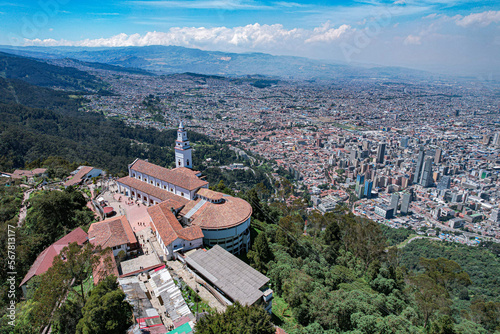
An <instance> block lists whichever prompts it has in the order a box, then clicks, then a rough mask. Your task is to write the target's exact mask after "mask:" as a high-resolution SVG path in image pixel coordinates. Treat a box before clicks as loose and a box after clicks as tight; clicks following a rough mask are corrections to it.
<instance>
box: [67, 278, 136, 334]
mask: <svg viewBox="0 0 500 334" xmlns="http://www.w3.org/2000/svg"><path fill="white" fill-rule="evenodd" d="M131 325H132V306H131V305H130V304H129V303H128V302H127V301H126V300H125V293H124V292H123V291H122V290H121V289H120V288H119V287H118V283H117V281H116V277H115V276H108V277H106V279H104V280H103V281H101V282H100V283H99V284H98V285H97V286H96V287H95V288H94V289H93V290H92V292H91V293H90V296H89V298H88V299H87V302H86V303H85V306H84V307H83V309H82V318H81V319H80V321H79V322H78V325H77V326H76V333H77V334H101V333H102V334H122V333H125V332H126V330H127V329H128V328H129V327H130V326H131Z"/></svg>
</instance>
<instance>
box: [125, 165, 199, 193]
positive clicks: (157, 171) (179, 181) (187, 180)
mask: <svg viewBox="0 0 500 334" xmlns="http://www.w3.org/2000/svg"><path fill="white" fill-rule="evenodd" d="M130 169H131V170H135V171H137V172H140V173H144V174H147V175H150V176H152V177H155V178H157V179H159V180H162V181H165V182H168V183H171V184H174V185H176V186H179V187H181V188H184V189H187V190H195V189H197V188H200V187H203V186H205V185H207V184H208V182H207V181H203V180H200V179H199V178H198V177H197V176H196V174H197V173H198V172H196V171H193V170H191V169H189V168H186V167H178V168H174V169H168V168H165V167H160V166H157V165H155V164H152V163H150V162H147V161H144V160H141V159H137V160H136V161H134V162H133V163H132V165H130Z"/></svg>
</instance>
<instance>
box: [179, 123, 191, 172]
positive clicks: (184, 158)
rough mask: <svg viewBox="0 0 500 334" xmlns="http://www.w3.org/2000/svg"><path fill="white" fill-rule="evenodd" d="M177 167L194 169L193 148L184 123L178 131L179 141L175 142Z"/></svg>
mask: <svg viewBox="0 0 500 334" xmlns="http://www.w3.org/2000/svg"><path fill="white" fill-rule="evenodd" d="M175 167H176V168H177V167H187V168H193V159H192V157H191V146H190V145H189V140H188V138H187V131H186V130H185V129H184V125H183V124H182V121H181V123H180V124H179V129H177V139H176V140H175Z"/></svg>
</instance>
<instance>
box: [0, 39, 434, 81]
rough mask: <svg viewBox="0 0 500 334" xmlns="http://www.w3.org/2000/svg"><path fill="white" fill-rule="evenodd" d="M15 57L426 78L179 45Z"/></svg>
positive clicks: (48, 50) (234, 71)
mask: <svg viewBox="0 0 500 334" xmlns="http://www.w3.org/2000/svg"><path fill="white" fill-rule="evenodd" d="M4 50H8V48H4ZM15 52H17V53H22V54H24V55H31V56H33V57H37V58H47V59H57V58H65V57H67V58H68V57H69V58H74V59H78V60H81V61H85V62H98V63H106V64H110V65H115V66H121V67H127V68H129V67H131V68H140V69H143V70H146V71H150V72H155V73H161V74H168V73H184V72H195V73H200V74H207V75H226V76H227V75H229V76H245V75H254V74H260V75H265V76H273V77H281V78H286V79H329V80H331V79H359V78H382V79H388V78H391V79H398V78H399V79H408V78H412V79H428V78H429V77H430V76H431V74H429V73H427V72H423V71H417V70H411V69H406V68H398V67H390V68H388V67H375V66H373V67H366V66H365V67H360V66H353V65H349V64H339V63H331V62H326V61H319V60H312V59H308V58H303V57H292V56H273V55H270V54H265V53H230V52H220V51H204V50H199V49H191V48H185V47H180V46H159V45H157V46H145V47H116V48H83V47H24V48H17V49H16V51H15Z"/></svg>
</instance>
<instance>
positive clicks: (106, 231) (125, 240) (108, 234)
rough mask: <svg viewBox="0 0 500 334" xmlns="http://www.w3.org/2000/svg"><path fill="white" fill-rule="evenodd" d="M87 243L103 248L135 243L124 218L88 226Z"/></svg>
mask: <svg viewBox="0 0 500 334" xmlns="http://www.w3.org/2000/svg"><path fill="white" fill-rule="evenodd" d="M89 241H90V242H91V243H92V244H93V245H99V246H102V247H103V248H106V247H114V246H120V245H123V244H135V243H137V239H136V237H135V235H134V232H133V231H132V228H131V227H130V224H129V222H128V220H127V217H125V216H120V217H113V218H110V219H106V220H103V221H102V222H97V223H94V224H92V225H90V228H89Z"/></svg>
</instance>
